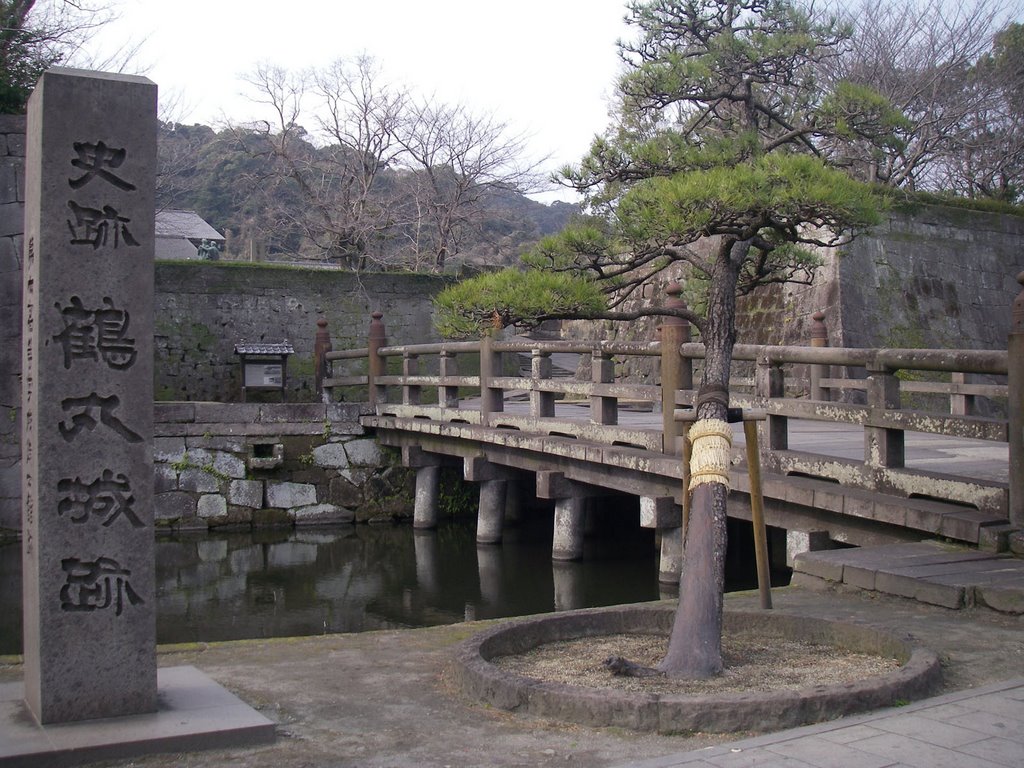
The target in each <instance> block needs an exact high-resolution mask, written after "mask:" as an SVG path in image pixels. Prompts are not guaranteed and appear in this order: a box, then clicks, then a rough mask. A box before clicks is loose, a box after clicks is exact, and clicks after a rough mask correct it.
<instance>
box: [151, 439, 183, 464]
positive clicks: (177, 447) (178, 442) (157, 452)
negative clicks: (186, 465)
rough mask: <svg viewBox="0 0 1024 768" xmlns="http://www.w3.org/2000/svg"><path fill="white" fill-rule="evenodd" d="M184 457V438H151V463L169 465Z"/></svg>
mask: <svg viewBox="0 0 1024 768" xmlns="http://www.w3.org/2000/svg"><path fill="white" fill-rule="evenodd" d="M184 456H185V438H184V437H155V438H153V461H155V462H165V463H171V462H175V461H180V460H181V459H182V458H184Z"/></svg>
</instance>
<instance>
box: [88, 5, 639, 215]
mask: <svg viewBox="0 0 1024 768" xmlns="http://www.w3.org/2000/svg"><path fill="white" fill-rule="evenodd" d="M109 5H110V7H111V10H113V11H114V12H115V13H117V14H118V15H119V17H120V18H119V19H117V20H116V21H114V22H111V23H109V24H107V25H105V26H104V27H103V28H102V29H101V30H100V31H99V32H98V33H96V35H95V36H94V39H93V40H92V42H91V45H90V48H92V47H95V53H96V54H97V55H98V56H104V55H110V53H111V52H112V51H115V50H117V49H119V48H121V47H123V46H124V45H125V44H126V43H129V42H131V43H140V46H139V50H138V52H137V54H136V55H135V57H134V59H133V62H132V64H131V65H129V66H128V67H126V71H132V72H139V73H141V74H145V75H146V76H147V77H149V78H150V79H151V80H153V81H154V82H156V83H157V85H158V86H159V87H160V94H161V96H160V99H161V117H162V118H163V119H171V120H175V121H177V122H182V123H186V124H192V123H203V124H206V125H211V126H214V127H217V126H218V125H221V124H223V123H224V122H225V121H232V122H246V121H249V120H253V119H258V118H260V117H262V116H263V115H262V113H261V112H260V108H259V106H258V105H256V104H254V103H252V102H250V101H249V100H247V99H246V98H245V97H244V96H243V95H241V94H243V93H244V92H245V89H246V88H247V87H248V86H247V85H246V84H245V83H244V82H243V81H242V79H241V77H242V76H243V75H245V74H246V73H251V72H252V71H254V69H255V67H256V65H257V64H258V63H260V62H267V63H272V64H276V65H280V66H283V67H286V68H287V69H289V70H301V69H303V68H306V67H312V66H318V67H319V66H324V65H326V64H329V63H330V62H332V61H334V60H336V59H339V58H346V57H354V56H357V55H359V54H362V53H365V54H367V55H369V56H371V57H373V58H374V59H375V60H376V61H377V63H378V64H379V66H380V68H381V70H382V75H383V77H384V78H385V79H387V80H388V81H391V82H395V83H397V84H403V85H406V86H408V87H409V88H410V89H412V90H413V91H414V92H416V93H418V94H421V95H424V96H425V95H430V94H436V96H437V97H438V99H439V100H441V101H444V102H446V103H452V104H462V105H465V106H467V107H469V108H470V109H471V110H472V111H473V112H474V113H476V114H484V113H486V114H493V115H494V116H495V117H496V118H497V119H499V120H501V121H503V122H506V123H508V124H509V128H510V130H511V132H512V133H514V134H524V135H526V136H528V137H529V146H530V151H531V153H532V154H533V156H534V158H533V159H538V158H542V157H547V156H549V157H550V159H549V160H548V161H546V162H545V163H544V166H543V167H544V168H545V169H547V170H551V171H553V170H556V169H557V168H559V167H561V166H563V165H565V164H567V163H575V162H577V161H579V160H580V159H581V158H582V157H583V155H584V154H585V153H586V151H587V149H588V148H589V146H590V140H591V138H592V137H593V136H594V134H596V133H599V132H601V131H603V130H604V128H605V127H606V126H607V124H608V100H607V96H608V94H610V93H611V86H612V84H613V82H614V79H615V77H616V74H617V73H618V71H619V59H618V56H617V49H616V46H615V42H616V40H618V39H619V38H621V37H626V36H629V35H630V34H631V30H630V29H629V28H628V27H627V26H626V25H625V24H624V23H623V21H622V18H623V16H624V15H625V12H626V9H625V1H624V0H513V2H498V1H497V0H385V1H384V2H374V0H291V2H281V1H280V0H170V1H168V0H112V2H110V3H109ZM541 199H544V200H546V201H550V200H555V199H573V195H572V193H571V191H569V190H565V189H561V190H559V191H557V192H553V193H551V194H548V195H543V196H542V197H541Z"/></svg>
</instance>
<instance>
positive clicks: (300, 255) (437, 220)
mask: <svg viewBox="0 0 1024 768" xmlns="http://www.w3.org/2000/svg"><path fill="white" fill-rule="evenodd" d="M287 130H288V131H290V132H291V135H286V136H281V135H280V134H268V133H267V132H266V130H259V129H254V128H241V127H233V128H229V129H224V130H221V131H215V130H214V129H213V128H210V127H209V126H206V125H182V124H177V123H163V124H162V125H161V127H160V137H159V156H160V174H159V177H158V182H157V201H158V206H159V207H160V208H183V209H189V210H195V211H196V212H198V213H199V214H200V215H201V216H202V217H203V218H205V219H206V220H207V221H209V222H210V223H211V224H212V225H213V226H214V227H215V228H216V229H218V230H219V231H221V232H223V233H224V234H225V236H226V237H227V253H226V254H225V257H226V258H235V259H250V258H253V259H256V260H268V259H269V260H278V261H292V262H293V261H312V262H318V263H321V264H330V265H334V266H338V267H345V268H351V269H372V270H380V269H385V270H387V269H403V270H414V271H440V270H443V269H445V268H446V267H451V268H456V267H457V268H462V267H465V266H467V265H468V266H470V267H472V268H482V267H487V266H506V265H509V264H512V263H514V262H516V261H517V260H518V258H519V257H520V255H521V254H522V253H523V252H524V251H526V250H528V249H529V248H530V247H531V246H533V245H534V244H536V243H537V242H538V241H539V240H540V238H542V237H544V236H546V235H550V234H552V233H554V232H557V231H558V230H560V229H561V228H562V227H563V226H565V224H566V223H567V222H568V220H569V218H570V217H571V216H572V215H573V214H575V213H577V212H578V210H579V208H578V206H577V205H575V204H571V203H563V202H555V203H552V204H551V205H545V204H542V203H538V202H536V201H534V200H531V199H530V198H528V197H526V196H525V195H524V194H522V193H521V192H519V191H517V190H516V189H515V188H514V187H511V186H504V185H499V184H488V183H486V182H479V183H477V184H467V185H466V188H465V189H463V190H458V186H459V184H458V181H457V180H456V178H455V174H454V173H453V171H452V169H451V167H450V166H448V167H445V166H440V167H434V168H431V169H430V170H429V173H428V171H427V169H417V168H403V167H400V166H394V167H392V166H390V165H389V166H387V167H383V168H381V169H379V170H377V171H376V172H375V177H374V178H373V180H372V184H371V183H369V182H368V181H367V180H365V179H362V180H360V179H357V177H356V176H355V175H354V174H351V173H350V170H349V169H350V168H351V166H353V165H355V162H356V158H355V157H354V155H353V153H351V152H346V151H345V150H343V149H341V148H340V147H338V146H337V145H334V146H330V145H328V146H317V145H315V144H314V143H313V142H312V141H311V140H310V139H309V137H308V136H307V135H306V134H305V133H304V131H303V130H302V129H300V128H290V129H287ZM285 152H287V153H288V155H287V156H284V153H285ZM314 179H315V183H314V181H313V180H314ZM444 194H448V195H449V199H452V198H455V199H456V203H457V204H451V203H450V204H449V209H445V208H442V207H441V206H440V205H439V204H437V203H435V202H433V201H432V199H431V198H430V197H429V195H438V196H440V195H444ZM457 194H461V195H462V198H461V199H460V198H457V197H456V195H457ZM442 214H447V218H445V216H444V215H442ZM439 252H440V253H442V256H441V258H440V259H439V256H438V254H439Z"/></svg>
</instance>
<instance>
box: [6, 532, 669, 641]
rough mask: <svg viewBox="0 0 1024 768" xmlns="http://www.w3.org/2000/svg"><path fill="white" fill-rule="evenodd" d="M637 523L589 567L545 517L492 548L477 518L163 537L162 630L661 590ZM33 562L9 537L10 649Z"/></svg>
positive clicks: (412, 613) (465, 615) (549, 606)
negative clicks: (26, 565) (560, 551)
mask: <svg viewBox="0 0 1024 768" xmlns="http://www.w3.org/2000/svg"><path fill="white" fill-rule="evenodd" d="M628 530H630V531H632V532H631V533H628V534H627V535H616V536H614V537H611V538H609V539H595V540H588V544H587V550H586V551H585V559H584V560H583V561H582V562H576V563H563V562H558V563H553V562H552V560H551V523H550V519H548V520H545V519H543V518H541V519H540V520H538V521H536V524H534V525H532V526H520V527H516V528H512V529H510V530H508V531H507V533H506V535H505V537H504V542H503V543H502V544H501V545H499V546H482V547H477V545H476V540H475V525H474V522H473V521H467V522H465V523H459V522H453V523H448V524H445V525H443V526H441V527H440V528H439V529H438V530H436V531H414V530H413V529H412V527H411V526H383V527H377V526H366V525H361V526H345V527H339V528H329V529H327V528H324V529H305V530H287V531H257V532H244V533H215V534H193V535H186V534H183V535H180V536H177V537H173V538H158V539H157V542H156V591H157V638H158V640H159V642H161V643H177V642H189V641H216V640H234V639H241V638H259V637H279V636H292V635H312V634H322V633H328V632H361V631H366V630H372V629H383V628H391V627H416V626H430V625H436V624H448V623H453V622H458V621H462V620H464V619H485V618H497V617H502V616H519V615H524V614H530V613H543V612H547V611H552V610H568V609H571V608H582V607H588V606H597V605H613V604H616V603H626V602H636V601H642V600H654V599H657V598H658V597H659V591H658V572H657V569H658V561H657V557H656V554H655V550H654V545H653V540H652V537H651V536H650V535H649V534H650V532H649V531H643V530H639V529H637V528H636V527H635V525H633V526H631V527H630V528H629V529H628ZM20 560H21V557H20V545H17V544H13V545H7V546H3V547H0V612H2V615H3V616H4V621H3V622H2V624H0V654H4V653H17V652H19V650H20V647H21V562H20ZM10 619H13V621H12V620H10Z"/></svg>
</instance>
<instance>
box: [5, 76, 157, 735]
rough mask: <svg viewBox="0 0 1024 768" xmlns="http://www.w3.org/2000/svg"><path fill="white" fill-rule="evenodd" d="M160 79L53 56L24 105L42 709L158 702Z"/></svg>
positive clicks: (27, 378)
mask: <svg viewBox="0 0 1024 768" xmlns="http://www.w3.org/2000/svg"><path fill="white" fill-rule="evenodd" d="M156 104H157V89H156V85H155V84H154V83H152V82H151V81H149V80H147V79H145V78H141V77H133V76H123V75H107V74H100V73H95V72H82V71H76V70H68V69H51V70H49V71H48V72H46V73H45V74H44V75H43V77H42V78H41V79H40V81H39V85H38V86H37V88H36V90H35V92H34V93H33V95H32V98H31V99H30V101H29V109H28V130H27V141H28V143H27V146H26V170H25V174H26V181H25V199H26V208H25V227H26V228H25V283H24V351H23V358H22V363H23V367H22V370H23V379H22V381H23V385H22V388H23V404H24V413H23V433H22V434H23V437H22V457H23V471H24V475H23V501H22V507H23V528H22V540H23V554H24V612H25V701H26V703H27V705H28V707H29V709H31V711H32V713H33V714H34V715H35V717H36V719H37V720H38V721H39V722H40V723H41V724H47V723H63V722H69V721H75V720H86V719H92V718H100V717H114V716H119V715H132V714H141V713H145V712H153V711H155V710H156V706H157V670H156V629H155V626H156V621H155V612H154V607H155V598H154V585H153V578H154V577H153V570H154V564H153V541H154V531H153V500H152V496H153V467H152V455H153V451H152V440H153V328H152V317H153V247H154V178H155V173H156V131H157V118H156Z"/></svg>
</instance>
